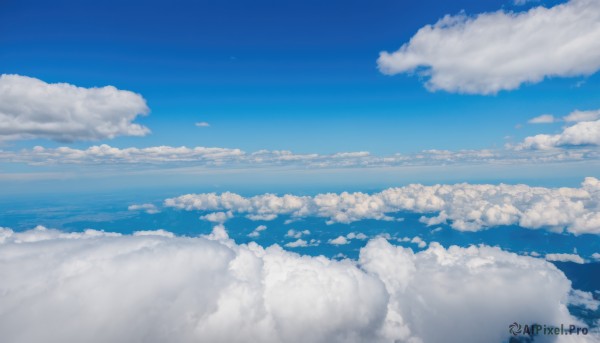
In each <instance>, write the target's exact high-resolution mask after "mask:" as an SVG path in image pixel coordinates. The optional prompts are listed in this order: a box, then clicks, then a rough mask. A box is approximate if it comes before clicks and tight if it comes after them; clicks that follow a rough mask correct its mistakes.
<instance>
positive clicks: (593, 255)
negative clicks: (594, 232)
mask: <svg viewBox="0 0 600 343" xmlns="http://www.w3.org/2000/svg"><path fill="white" fill-rule="evenodd" d="M592 258H593V259H594V260H597V261H600V253H597V252H595V253H593V254H592Z"/></svg>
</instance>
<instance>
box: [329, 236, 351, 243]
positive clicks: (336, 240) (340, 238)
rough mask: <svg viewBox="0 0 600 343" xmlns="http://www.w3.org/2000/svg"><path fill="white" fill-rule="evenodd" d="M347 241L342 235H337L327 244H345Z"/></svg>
mask: <svg viewBox="0 0 600 343" xmlns="http://www.w3.org/2000/svg"><path fill="white" fill-rule="evenodd" d="M348 243H350V241H348V239H346V237H344V236H338V237H336V238H333V239H330V240H329V244H331V245H345V244H348Z"/></svg>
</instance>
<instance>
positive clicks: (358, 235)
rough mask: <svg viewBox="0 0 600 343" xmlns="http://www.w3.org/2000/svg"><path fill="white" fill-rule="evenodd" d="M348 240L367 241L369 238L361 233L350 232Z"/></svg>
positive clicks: (347, 236)
mask: <svg viewBox="0 0 600 343" xmlns="http://www.w3.org/2000/svg"><path fill="white" fill-rule="evenodd" d="M346 238H348V239H360V240H365V239H367V238H369V237H367V235H365V234H364V233H362V232H359V233H355V232H350V233H349V234H347V235H346Z"/></svg>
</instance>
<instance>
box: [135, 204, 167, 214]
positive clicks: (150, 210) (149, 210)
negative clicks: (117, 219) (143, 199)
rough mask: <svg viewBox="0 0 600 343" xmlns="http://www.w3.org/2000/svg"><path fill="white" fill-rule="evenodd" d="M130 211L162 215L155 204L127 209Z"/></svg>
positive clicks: (136, 205)
mask: <svg viewBox="0 0 600 343" xmlns="http://www.w3.org/2000/svg"><path fill="white" fill-rule="evenodd" d="M127 209H128V210H129V211H144V212H146V213H148V214H156V213H160V210H159V209H158V208H157V207H156V205H154V204H140V205H138V204H133V205H129V206H128V207H127Z"/></svg>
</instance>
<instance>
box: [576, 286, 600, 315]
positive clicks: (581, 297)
mask: <svg viewBox="0 0 600 343" xmlns="http://www.w3.org/2000/svg"><path fill="white" fill-rule="evenodd" d="M569 303H570V304H572V305H575V306H582V307H585V308H586V309H588V310H590V311H596V310H597V309H598V307H600V301H598V300H596V299H594V295H593V294H592V293H591V292H584V291H580V290H578V289H574V290H573V291H571V294H569Z"/></svg>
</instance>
